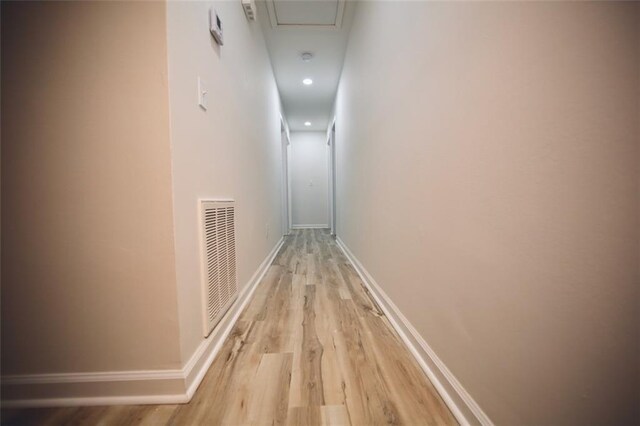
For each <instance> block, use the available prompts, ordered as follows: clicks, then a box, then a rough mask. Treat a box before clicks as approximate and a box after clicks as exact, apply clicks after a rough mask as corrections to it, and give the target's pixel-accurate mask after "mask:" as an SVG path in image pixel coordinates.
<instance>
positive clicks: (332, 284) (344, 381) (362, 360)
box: [1, 229, 456, 425]
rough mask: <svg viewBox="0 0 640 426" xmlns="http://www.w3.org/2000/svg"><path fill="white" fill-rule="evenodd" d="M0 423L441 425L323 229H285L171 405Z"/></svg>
mask: <svg viewBox="0 0 640 426" xmlns="http://www.w3.org/2000/svg"><path fill="white" fill-rule="evenodd" d="M1 420H2V424H6V425H36V424H37V425H84V424H91V425H94V424H99V425H138V424H145V425H163V424H164V425H200V424H222V425H263V424H269V425H377V424H410V425H418V424H419V425H451V424H456V421H455V419H454V418H453V416H452V415H451V413H450V411H449V410H448V408H447V407H446V405H445V404H444V403H443V401H442V399H441V398H440V397H439V395H438V394H437V393H436V391H435V389H434V387H433V386H432V385H431V383H430V382H429V381H428V379H427V378H426V376H425V375H424V373H423V372H422V370H421V369H420V367H419V366H418V365H417V363H416V362H415V360H414V359H413V358H412V357H411V355H410V354H409V352H408V351H407V349H406V348H405V347H404V346H403V344H402V342H401V340H400V338H399V337H398V336H397V335H396V333H395V331H394V330H393V329H392V328H391V325H390V324H389V322H388V320H387V319H386V317H385V316H384V314H383V313H382V311H381V310H380V309H379V308H378V306H377V305H376V304H375V302H374V301H373V299H372V298H371V297H370V296H369V294H368V292H367V290H366V289H365V287H364V285H363V283H362V281H361V280H360V278H359V276H358V274H357V273H356V271H355V270H354V269H353V266H352V265H351V264H349V262H348V261H347V259H346V258H345V257H344V255H343V254H342V252H341V251H340V249H339V248H338V247H337V245H336V243H335V241H334V239H333V238H332V237H331V236H330V235H329V232H328V230H318V229H314V230H311V229H302V230H296V231H294V232H293V233H292V235H290V236H288V237H286V240H285V244H284V245H283V247H282V248H281V250H280V252H279V253H278V255H277V256H276V258H275V260H274V263H273V264H272V265H271V266H270V267H269V270H268V271H267V273H266V274H265V277H264V278H263V280H262V282H261V283H260V284H259V285H258V288H257V289H256V291H255V293H254V296H253V298H252V300H251V301H250V303H249V305H248V306H247V308H246V309H245V311H244V312H243V313H242V314H241V316H240V319H239V320H238V322H237V324H236V325H235V327H234V329H233V331H232V332H231V334H230V335H229V337H228V339H227V340H226V341H225V343H224V345H223V347H222V349H221V350H220V353H219V355H218V356H217V358H216V359H215V360H214V362H213V364H212V365H211V367H210V368H209V371H208V372H207V374H206V375H205V377H204V379H203V381H202V383H201V384H200V387H199V388H198V390H197V391H196V393H195V395H194V397H193V399H192V400H191V402H189V403H188V404H183V405H160V406H154V405H147V406H110V407H78V408H73V407H72V408H46V409H21V410H3V411H2V418H1Z"/></svg>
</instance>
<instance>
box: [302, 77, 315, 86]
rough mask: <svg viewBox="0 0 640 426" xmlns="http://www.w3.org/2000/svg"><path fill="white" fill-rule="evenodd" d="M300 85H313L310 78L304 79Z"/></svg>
mask: <svg viewBox="0 0 640 426" xmlns="http://www.w3.org/2000/svg"><path fill="white" fill-rule="evenodd" d="M302 84H304V85H305V86H308V85H310V84H313V80H311V79H310V78H305V79H304V80H302Z"/></svg>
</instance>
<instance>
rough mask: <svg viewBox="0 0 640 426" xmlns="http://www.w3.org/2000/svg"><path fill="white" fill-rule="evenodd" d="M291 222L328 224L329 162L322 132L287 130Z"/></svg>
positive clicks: (325, 135)
mask: <svg viewBox="0 0 640 426" xmlns="http://www.w3.org/2000/svg"><path fill="white" fill-rule="evenodd" d="M290 146H291V158H290V159H289V165H290V167H291V212H292V218H293V226H305V225H312V226H319V225H320V226H325V227H328V226H329V225H328V224H329V164H328V162H327V161H328V149H329V148H328V145H327V134H326V133H325V132H292V133H291V145H290Z"/></svg>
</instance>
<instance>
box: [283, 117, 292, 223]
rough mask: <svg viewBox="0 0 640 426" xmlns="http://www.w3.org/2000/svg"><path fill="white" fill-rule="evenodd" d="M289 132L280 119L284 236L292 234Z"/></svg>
mask: <svg viewBox="0 0 640 426" xmlns="http://www.w3.org/2000/svg"><path fill="white" fill-rule="evenodd" d="M290 143H291V141H290V139H289V132H287V126H286V124H285V123H284V119H283V118H282V117H280V144H281V149H282V228H283V234H284V235H289V234H290V233H291V177H290V173H289V144H290Z"/></svg>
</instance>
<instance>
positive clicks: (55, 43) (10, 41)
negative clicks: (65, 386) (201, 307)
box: [2, 2, 181, 374]
mask: <svg viewBox="0 0 640 426" xmlns="http://www.w3.org/2000/svg"><path fill="white" fill-rule="evenodd" d="M165 18H166V14H165V5H164V4H162V3H155V2H124V3H123V2H59V3H57V2H56V3H54V2H39V3H31V2H17V3H3V4H2V373H3V374H36V373H73V372H97V371H125V370H139V369H144V370H154V369H169V368H179V367H180V362H181V360H180V348H179V344H178V321H177V298H176V291H175V269H174V242H173V234H172V226H173V223H172V220H173V219H172V204H171V160H170V145H169V109H168V92H167V73H166V61H167V54H166V40H165V34H166V21H165Z"/></svg>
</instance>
